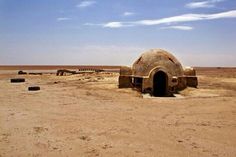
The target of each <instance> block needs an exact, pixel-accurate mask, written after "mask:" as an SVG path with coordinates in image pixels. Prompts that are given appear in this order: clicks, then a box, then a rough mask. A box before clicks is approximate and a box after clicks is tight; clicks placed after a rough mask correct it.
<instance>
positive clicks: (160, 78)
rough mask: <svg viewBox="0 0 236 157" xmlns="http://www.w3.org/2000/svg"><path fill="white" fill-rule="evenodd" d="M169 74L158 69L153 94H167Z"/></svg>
mask: <svg viewBox="0 0 236 157" xmlns="http://www.w3.org/2000/svg"><path fill="white" fill-rule="evenodd" d="M167 79H168V77H167V75H166V73H165V72H163V71H158V72H157V73H155V75H154V77H153V96H160V97H161V96H166V95H167Z"/></svg>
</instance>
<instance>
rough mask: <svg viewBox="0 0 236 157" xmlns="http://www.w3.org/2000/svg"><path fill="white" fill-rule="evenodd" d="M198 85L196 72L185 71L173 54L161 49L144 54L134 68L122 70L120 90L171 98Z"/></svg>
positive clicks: (189, 69)
mask: <svg viewBox="0 0 236 157" xmlns="http://www.w3.org/2000/svg"><path fill="white" fill-rule="evenodd" d="M197 85H198V80H197V77H196V71H195V70H194V69H193V68H191V67H188V68H185V69H183V67H182V65H181V63H180V62H179V61H178V60H177V59H176V58H175V57H174V56H173V55H172V54H170V53H169V52H167V51H164V50H161V49H151V50H149V51H147V52H144V53H143V54H142V55H141V56H140V57H139V58H138V59H137V60H136V61H135V62H134V64H133V66H132V68H131V67H127V66H123V67H121V68H120V76H119V88H137V89H139V90H140V91H141V92H143V93H150V94H151V95H153V96H171V95H173V93H176V92H178V91H180V90H183V89H184V88H186V87H187V86H190V87H195V88H196V87H197Z"/></svg>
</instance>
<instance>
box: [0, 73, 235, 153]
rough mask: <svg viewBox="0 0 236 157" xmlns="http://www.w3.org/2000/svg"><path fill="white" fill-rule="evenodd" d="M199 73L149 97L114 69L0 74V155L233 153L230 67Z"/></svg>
mask: <svg viewBox="0 0 236 157" xmlns="http://www.w3.org/2000/svg"><path fill="white" fill-rule="evenodd" d="M223 72H224V71H223ZM198 73H199V81H200V85H199V89H192V88H188V89H186V90H185V91H182V92H181V94H182V97H180V98H155V99H143V98H142V95H141V94H140V93H138V92H136V91H134V90H131V89H118V88H117V78H118V74H108V73H107V74H92V75H73V76H72V75H71V76H55V75H52V74H51V75H50V74H46V75H42V76H29V75H27V76H20V77H24V78H26V82H25V83H20V84H11V83H10V78H14V77H19V76H17V75H15V74H0V157H8V156H13V157H17V156H19V157H26V156H32V157H41V156H42V157H46V156H49V157H60V156H63V157H64V156H68V157H74V156H75V157H78V156H84V157H87V156H102V157H104V156H105V157H111V156H117V157H121V156H122V157H123V156H127V157H131V156H134V157H139V156H140V157H141V156H147V157H151V156H155V157H156V156H160V157H171V156H172V157H173V156H175V157H176V156H178V157H217V156H219V157H235V156H236V77H235V74H236V70H233V72H227V71H226V72H225V75H223V74H222V72H220V73H219V71H218V70H213V72H212V71H211V75H208V71H207V70H206V71H199V72H198ZM219 74H221V75H222V76H221V75H219ZM29 85H39V86H40V87H41V90H40V91H38V92H28V91H27V87H28V86H29Z"/></svg>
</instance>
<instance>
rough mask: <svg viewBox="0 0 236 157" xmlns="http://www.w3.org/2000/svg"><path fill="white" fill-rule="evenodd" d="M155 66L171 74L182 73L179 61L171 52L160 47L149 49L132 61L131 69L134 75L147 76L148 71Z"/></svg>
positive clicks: (177, 74)
mask: <svg viewBox="0 0 236 157" xmlns="http://www.w3.org/2000/svg"><path fill="white" fill-rule="evenodd" d="M157 67H159V68H161V69H164V70H165V72H167V73H169V74H171V75H175V76H181V75H183V68H182V65H181V64H180V62H179V61H178V60H177V59H176V58H175V57H174V56H173V55H172V54H170V53H169V52H167V51H165V50H162V49H151V50H149V51H146V52H144V53H143V54H142V55H141V56H140V57H139V58H138V59H137V60H136V61H135V62H134V64H133V67H132V71H133V75H134V76H149V74H150V72H151V71H152V70H153V69H155V68H157Z"/></svg>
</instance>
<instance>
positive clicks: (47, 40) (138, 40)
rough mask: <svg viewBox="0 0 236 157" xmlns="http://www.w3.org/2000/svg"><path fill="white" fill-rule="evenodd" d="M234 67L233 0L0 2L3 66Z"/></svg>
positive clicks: (235, 29) (235, 22) (235, 2)
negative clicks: (163, 55)
mask: <svg viewBox="0 0 236 157" xmlns="http://www.w3.org/2000/svg"><path fill="white" fill-rule="evenodd" d="M151 48H162V49H165V50H167V51H170V52H172V53H173V54H174V55H175V56H176V57H177V58H178V59H179V60H180V61H181V62H182V63H183V65H186V66H236V0H196V1H194V0H165V1H163V0H38V1H36V0H0V64H2V65H9V64H47V65H48V64H69V65H70V64H76V65H80V64H94V65H131V64H132V63H133V62H134V60H135V59H136V58H137V57H138V56H139V55H140V54H141V53H142V52H143V51H145V50H148V49H151Z"/></svg>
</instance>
